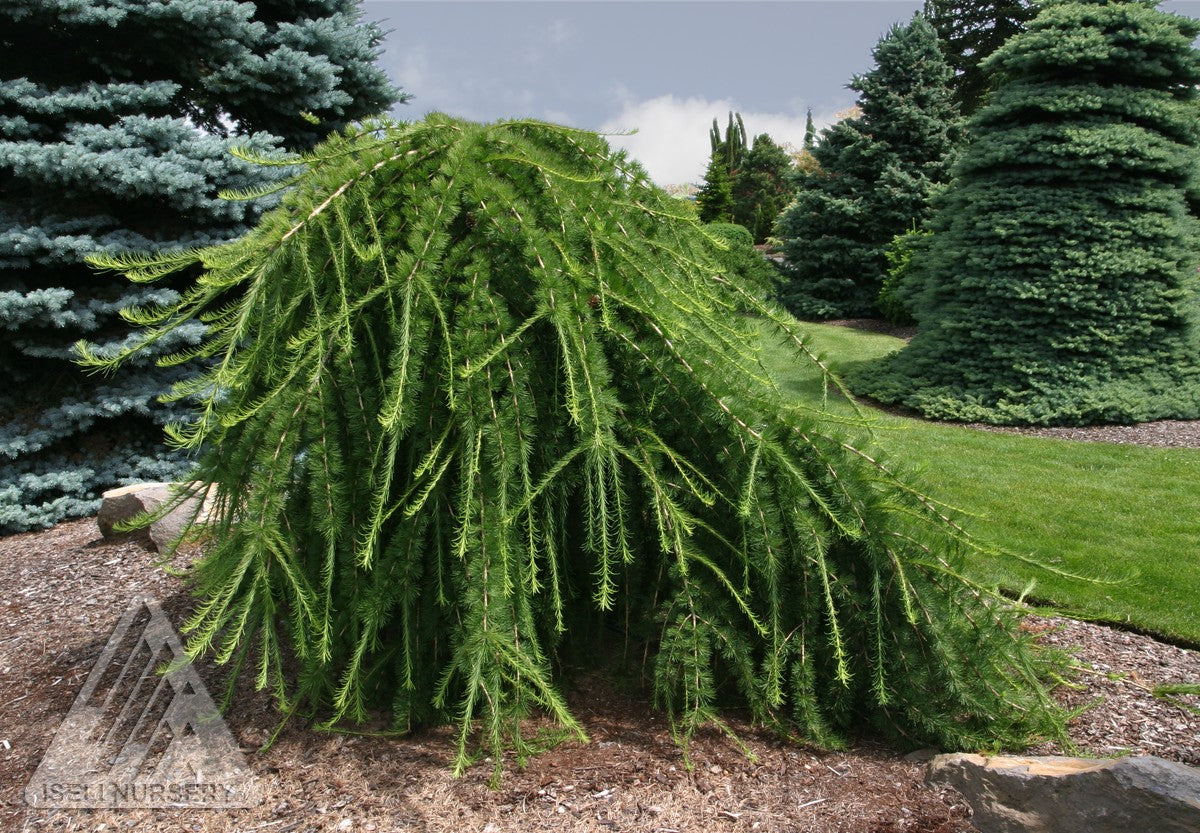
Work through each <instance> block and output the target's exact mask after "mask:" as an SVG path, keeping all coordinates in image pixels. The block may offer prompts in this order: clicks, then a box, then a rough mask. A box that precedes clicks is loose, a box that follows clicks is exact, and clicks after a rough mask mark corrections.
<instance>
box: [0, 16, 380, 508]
mask: <svg viewBox="0 0 1200 833" xmlns="http://www.w3.org/2000/svg"><path fill="white" fill-rule="evenodd" d="M357 15H358V4H357V2H356V0H300V2H296V0H259V2H257V3H235V2H229V0H163V1H162V2H154V3H147V2H143V0H94V1H93V2H86V3H81V2H74V0H6V2H4V3H3V4H0V136H2V138H0V329H2V330H3V331H4V336H3V339H0V530H17V529H26V528H30V527H35V526H41V525H46V524H50V523H54V522H55V521H57V520H59V519H60V518H62V517H64V516H74V515H82V514H87V513H89V512H91V511H93V510H94V509H95V507H96V505H97V501H96V498H97V496H98V494H99V492H100V491H101V490H103V489H105V488H108V487H111V486H114V485H118V484H120V483H124V482H130V481H134V480H144V479H152V480H153V479H166V478H171V477H173V476H175V475H177V474H178V473H179V471H180V467H181V465H182V457H181V456H180V455H178V454H169V453H166V451H165V446H164V445H163V438H162V425H163V423H165V422H167V421H168V420H170V419H172V417H173V412H172V410H171V409H168V408H164V407H163V406H161V405H160V404H159V403H158V402H157V401H156V400H157V397H158V395H159V394H162V393H165V392H166V391H167V390H168V389H169V387H170V385H171V383H172V382H174V381H177V380H179V379H180V378H182V377H183V375H185V373H186V371H184V370H182V369H180V368H160V367H157V366H156V365H155V362H154V357H153V356H151V355H145V356H143V357H142V358H141V359H140V360H139V367H138V370H137V372H136V373H130V374H127V375H126V376H124V377H123V378H122V379H120V380H116V381H114V380H105V379H98V378H88V377H86V376H85V375H84V374H83V373H82V372H81V371H80V370H79V368H78V367H76V366H75V365H74V364H73V362H72V359H73V354H72V350H71V345H72V343H73V342H74V341H75V340H77V339H79V338H81V337H83V336H87V337H88V338H90V339H92V340H93V341H95V342H97V343H99V344H101V345H102V348H101V349H119V348H120V347H121V345H123V344H125V343H127V341H128V339H129V337H130V331H129V329H128V328H127V327H126V326H125V325H124V324H123V322H122V321H121V320H120V319H119V318H118V315H117V313H118V311H119V310H120V309H121V308H122V307H129V306H141V305H154V304H158V303H169V302H171V301H172V300H173V299H174V298H176V297H177V295H176V288H177V284H165V285H159V286H155V287H153V288H147V287H141V286H130V285H129V284H128V283H126V282H124V281H120V280H115V279H113V278H111V277H105V276H100V275H97V274H95V273H94V272H92V271H91V270H89V269H88V268H87V267H86V266H85V265H84V264H83V257H84V256H85V255H88V254H91V253H93V252H109V253H116V252H121V251H128V250H166V249H177V248H180V247H195V246H207V245H210V244H212V243H215V242H218V241H221V240H228V239H230V238H232V237H235V236H237V235H239V234H241V233H243V232H244V231H245V230H246V229H247V228H248V226H249V225H250V224H252V223H253V221H254V220H255V218H256V217H257V216H258V213H259V208H258V207H257V205H256V204H253V203H246V202H228V201H225V200H221V199H218V197H217V194H218V191H219V190H220V189H223V188H227V189H245V188H253V187H255V186H258V185H261V184H263V183H267V182H270V181H272V180H273V179H278V178H279V176H281V175H282V174H283V173H284V172H283V171H281V170H280V169H271V168H263V167H261V166H257V165H251V164H248V163H246V162H244V161H241V160H239V159H236V158H234V157H233V156H231V155H230V149H231V148H232V147H233V146H234V145H244V146H247V147H249V148H251V149H253V150H254V151H255V152H258V153H263V152H266V151H268V150H269V149H270V148H272V147H278V146H281V145H282V146H286V147H289V148H308V147H311V146H312V145H313V144H314V143H315V142H316V141H317V140H318V139H319V138H321V137H322V136H324V135H325V134H326V133H328V132H329V131H330V130H335V129H338V128H340V127H341V126H342V125H344V124H346V123H347V122H349V121H351V120H353V119H357V118H359V117H362V116H364V115H367V114H370V113H374V112H377V111H379V110H381V109H385V108H386V107H388V106H389V105H390V104H391V103H392V102H393V100H394V99H395V97H396V91H395V90H394V89H393V88H392V87H391V86H390V85H389V84H388V83H387V81H386V79H385V78H384V76H383V74H382V73H381V71H380V70H379V69H378V68H377V67H375V66H374V60H375V57H376V52H377V50H378V45H379V42H380V39H381V33H380V30H379V29H378V28H377V27H375V26H373V25H362V24H360V23H359V22H358V19H357ZM202 329H203V328H202V327H201V325H200V324H199V323H198V322H197V323H196V324H194V325H192V326H191V327H190V328H185V329H181V330H179V331H177V332H176V333H174V334H173V335H172V336H171V338H170V339H169V340H167V341H164V342H163V343H162V344H160V345H159V351H160V353H162V354H166V353H172V352H175V351H186V350H189V349H191V348H192V347H194V345H195V344H196V342H197V340H198V339H199V337H200V333H201V332H202Z"/></svg>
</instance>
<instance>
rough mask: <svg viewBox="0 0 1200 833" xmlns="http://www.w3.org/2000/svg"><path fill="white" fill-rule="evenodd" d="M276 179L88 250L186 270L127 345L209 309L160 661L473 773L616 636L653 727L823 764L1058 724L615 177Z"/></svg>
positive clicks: (845, 445) (890, 487) (513, 155)
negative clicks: (185, 646) (194, 465)
mask: <svg viewBox="0 0 1200 833" xmlns="http://www.w3.org/2000/svg"><path fill="white" fill-rule="evenodd" d="M305 161H306V163H307V166H308V167H307V172H306V173H304V174H303V175H302V176H301V177H300V178H299V179H298V180H297V181H296V182H295V183H294V186H293V188H292V190H291V191H289V192H288V194H287V195H286V196H285V197H284V200H283V204H282V206H281V207H280V208H279V209H277V210H275V211H273V212H272V213H270V214H269V215H267V217H266V218H264V220H263V222H262V223H261V224H260V225H259V226H258V228H257V229H255V230H254V231H253V232H251V233H250V234H249V235H248V236H247V237H245V238H243V239H241V240H240V241H238V242H235V243H231V244H228V245H224V246H217V247H213V248H206V249H200V250H196V251H187V252H180V253H178V254H177V255H174V256H145V257H138V256H129V257H125V258H111V257H106V258H98V259H97V260H96V263H97V264H98V265H102V266H107V267H110V268H113V269H119V270H122V271H125V272H126V273H127V274H128V275H129V277H131V278H133V279H135V280H146V281H153V280H156V279H158V278H160V277H161V276H163V275H165V274H168V273H171V272H174V271H176V270H178V269H184V268H189V267H192V266H197V265H198V266H200V267H202V270H201V275H200V277H199V278H198V279H197V280H196V282H195V283H194V285H193V286H192V287H191V289H189V290H188V292H187V293H186V294H185V296H184V298H183V300H182V301H181V302H179V303H177V304H172V305H167V306H164V307H160V308H153V309H144V310H140V311H134V312H132V313H130V317H131V318H132V319H134V320H136V321H138V322H140V323H142V324H144V325H145V326H146V327H147V329H146V331H145V334H144V336H143V343H144V344H147V345H149V344H153V343H154V341H155V340H157V339H160V338H163V337H165V336H166V335H167V334H169V333H170V332H171V331H172V330H173V329H174V328H176V327H180V326H184V325H185V324H186V322H188V321H191V320H194V319H196V318H203V319H204V320H206V321H208V322H209V323H210V329H209V331H208V336H207V338H206V340H205V341H204V343H203V345H202V346H201V347H199V348H197V350H196V351H194V352H196V353H199V354H201V355H204V356H208V357H210V358H211V359H212V360H213V365H212V370H211V371H210V372H209V373H208V374H207V375H206V376H205V377H203V378H202V379H199V380H197V381H196V382H194V383H191V384H187V385H184V386H182V387H181V388H180V389H179V390H178V393H179V394H180V395H181V396H182V395H191V394H194V395H198V396H200V397H201V400H202V404H201V405H200V406H199V408H198V410H197V411H196V412H195V415H194V419H193V421H192V422H191V423H190V424H188V425H184V426H179V427H178V428H177V429H176V431H175V433H174V437H175V440H176V442H178V443H179V444H181V445H183V446H185V447H189V448H197V449H200V450H201V452H202V455H201V461H200V463H199V469H198V473H197V477H198V483H199V486H198V488H205V487H206V484H210V483H211V484H215V487H216V499H217V510H218V517H219V520H217V521H216V522H215V524H214V526H213V527H212V529H211V532H212V536H213V539H212V542H211V545H210V548H209V549H208V551H207V552H206V554H205V556H204V557H203V559H202V560H201V561H199V563H198V564H197V565H196V567H195V572H194V576H193V578H194V582H195V589H196V593H197V595H198V607H197V610H196V613H195V616H194V618H193V619H192V620H191V621H190V622H189V623H188V626H187V627H188V630H189V632H190V641H189V650H190V652H191V653H192V654H193V655H196V654H201V653H204V652H208V651H211V652H213V653H214V654H215V655H216V656H217V658H218V659H220V660H222V661H227V660H228V661H233V662H234V663H235V664H236V665H237V666H238V668H239V669H240V668H242V667H243V664H248V667H249V668H251V669H252V671H253V673H254V674H255V675H256V677H257V680H258V683H259V685H260V686H262V685H271V686H273V687H274V688H275V691H276V694H277V696H278V698H279V701H280V703H281V705H282V706H283V707H284V708H285V709H294V708H301V707H303V708H304V709H306V710H311V711H315V712H319V713H322V714H324V715H325V716H326V717H328V719H330V720H331V721H339V720H344V719H351V720H359V719H362V718H364V717H365V716H366V715H367V710H368V709H371V708H375V707H384V708H390V709H391V710H392V712H393V713H394V715H395V719H396V721H397V723H398V724H399V725H400V726H401V727H410V726H413V725H417V724H421V723H428V722H433V721H443V720H450V721H456V722H457V723H458V724H459V726H460V730H461V736H460V757H459V761H458V766H459V767H460V768H461V767H463V766H465V765H466V764H467V763H468V762H469V759H470V756H469V753H468V750H469V749H470V748H471V747H472V746H474V745H475V743H477V742H478V743H479V744H481V745H482V746H483V747H484V748H485V749H487V750H488V751H489V752H490V753H491V754H492V755H493V756H494V758H493V759H494V762H495V765H496V767H497V769H499V767H500V766H501V760H502V758H501V754H500V753H501V752H502V751H503V750H504V749H505V748H507V747H509V746H515V747H516V749H517V750H518V752H519V753H521V754H523V753H524V752H525V751H527V748H526V747H525V746H524V745H523V742H522V740H521V735H520V727H519V720H520V718H521V717H522V716H523V715H525V714H526V713H527V711H528V709H530V708H532V707H537V708H540V709H544V710H545V711H546V712H548V713H549V714H550V715H552V716H553V717H554V718H556V719H557V720H558V721H560V722H561V723H562V724H564V725H565V726H568V727H571V728H572V729H574V730H575V731H576V732H578V733H579V734H581V735H582V728H581V727H580V726H579V725H578V724H577V723H576V721H575V719H574V718H573V717H572V715H571V714H570V713H569V711H568V710H567V707H566V705H565V701H564V699H563V696H562V694H561V693H560V686H561V676H562V665H561V664H560V662H561V661H562V660H563V659H564V658H569V657H572V656H574V657H584V658H585V659H586V661H587V662H589V663H593V664H594V663H596V662H598V661H599V660H598V659H597V658H598V657H602V656H604V655H606V654H607V653H611V651H609V650H606V648H608V647H609V646H611V645H612V644H613V643H614V642H616V643H618V644H619V642H620V641H621V640H622V639H628V640H631V641H636V642H637V643H638V644H637V647H638V648H639V650H638V651H637V652H636V653H637V655H638V656H640V655H641V654H642V650H643V648H644V650H645V652H646V653H647V654H648V655H649V656H650V657H651V658H652V659H651V664H650V667H649V668H648V669H647V670H648V672H649V675H650V676H651V677H652V680H653V686H654V691H655V697H656V700H657V702H658V703H659V704H660V705H661V706H662V707H664V708H665V709H666V710H667V711H668V713H669V714H670V715H671V717H672V719H673V721H674V724H675V726H676V727H677V728H678V729H679V730H681V731H682V732H683V734H684V736H686V735H687V734H688V733H690V732H691V731H692V730H693V729H694V728H695V727H696V726H697V725H699V724H700V723H702V722H705V721H719V716H718V712H717V706H718V703H719V702H722V701H724V699H725V698H732V699H734V700H736V701H739V702H741V703H742V704H744V705H745V706H747V707H748V708H749V710H750V711H751V713H752V714H753V715H754V716H755V717H756V718H757V719H759V720H764V721H770V722H773V723H775V724H777V725H779V726H781V727H784V728H787V727H791V728H794V729H795V730H797V731H800V732H802V733H804V734H806V735H807V736H809V737H812V738H815V739H818V740H821V741H825V742H834V741H835V740H836V739H837V737H838V736H839V735H841V734H843V733H845V732H847V731H849V730H852V729H854V730H857V729H862V728H873V729H875V730H877V731H881V732H884V733H886V734H887V735H888V736H890V737H893V738H896V739H899V740H901V741H902V742H904V743H906V744H921V743H937V744H939V745H942V746H948V747H956V748H962V747H972V748H974V747H977V746H979V745H990V744H993V743H998V744H1019V743H1021V742H1022V741H1024V740H1025V739H1026V738H1027V737H1028V736H1029V735H1030V734H1031V733H1032V734H1044V733H1053V732H1057V731H1059V730H1060V729H1061V725H1062V723H1061V714H1060V712H1059V711H1058V709H1057V708H1056V707H1055V706H1054V704H1053V702H1052V701H1051V700H1050V699H1049V697H1048V696H1047V694H1046V692H1045V690H1044V688H1043V687H1042V684H1041V683H1040V682H1039V674H1040V672H1041V671H1042V670H1043V666H1042V664H1041V662H1042V657H1041V655H1040V654H1038V653H1035V652H1034V651H1033V649H1031V648H1030V646H1029V643H1028V641H1027V638H1026V637H1025V636H1024V635H1022V634H1021V632H1020V630H1019V629H1018V628H1017V627H1016V617H1015V614H1014V613H1013V611H1012V610H1011V609H1010V608H1009V607H1007V606H1005V605H1001V604H997V603H995V601H994V600H992V599H991V597H990V596H989V595H988V594H987V593H986V592H985V591H983V590H982V589H981V588H979V587H977V586H973V585H971V584H970V583H968V582H966V581H964V580H963V579H962V578H961V574H960V572H959V570H958V565H959V563H960V561H961V550H962V549H963V548H964V547H968V546H970V540H969V538H967V536H966V535H965V534H964V533H962V532H961V531H960V529H959V528H958V527H957V526H956V525H954V524H953V523H952V522H950V521H949V520H948V519H946V518H945V517H943V515H942V513H941V510H940V509H939V508H938V507H937V506H936V505H935V504H934V503H932V502H931V501H929V500H928V499H927V498H925V497H923V496H922V494H921V493H920V492H919V491H917V490H915V489H913V488H912V487H911V486H910V485H909V484H908V482H907V481H905V480H903V479H901V478H899V477H897V476H895V475H894V474H892V473H891V471H890V470H889V468H888V467H887V466H885V465H884V464H882V463H880V462H878V460H879V458H878V455H877V454H874V453H869V452H868V451H866V450H864V449H861V448H859V447H856V446H855V445H853V444H851V443H849V442H847V440H846V439H845V438H844V437H843V436H842V434H841V432H840V431H839V430H837V426H836V425H835V424H834V423H833V421H831V420H830V421H827V420H823V418H822V416H821V414H819V413H813V412H812V411H809V410H800V409H797V408H794V407H789V406H788V404H787V403H786V402H785V400H784V399H783V397H782V396H781V395H780V393H779V392H778V391H777V390H776V389H775V387H774V385H773V383H771V382H770V381H769V377H768V374H767V373H766V371H765V370H764V369H763V367H762V365H761V364H760V362H759V354H758V345H759V344H760V341H759V338H760V335H759V328H758V324H757V322H756V321H752V320H750V319H749V318H748V317H747V316H746V315H745V313H747V312H753V313H757V314H758V315H760V316H765V317H766V318H767V320H769V321H770V322H771V323H770V325H769V326H770V327H772V328H773V331H774V333H775V336H776V337H777V339H778V340H779V342H780V343H787V344H789V345H791V347H790V348H789V349H791V350H792V351H793V353H794V355H795V359H796V361H804V360H806V358H805V357H806V355H807V354H806V352H805V348H804V346H803V342H802V340H800V339H799V338H798V336H797V334H796V333H795V332H794V331H792V330H791V329H790V323H789V322H790V319H788V318H787V317H786V316H785V315H783V314H782V313H779V312H776V311H775V310H773V309H772V308H769V307H766V306H765V305H763V304H762V303H760V302H759V301H758V300H757V299H756V297H755V293H754V292H753V291H751V290H749V289H748V288H746V287H744V286H742V285H741V284H740V282H739V281H738V280H737V279H736V278H735V277H732V276H728V275H726V274H724V273H723V270H722V269H721V266H720V258H721V257H722V256H724V254H725V252H722V250H721V249H720V248H719V247H718V246H717V245H716V243H715V242H714V240H713V236H712V233H711V232H710V231H708V230H707V229H706V228H705V227H703V226H701V225H699V224H698V223H697V222H696V221H694V220H692V219H690V218H687V217H683V216H681V215H680V214H679V213H678V207H677V206H676V205H675V203H674V201H673V200H672V199H671V198H670V197H668V196H667V195H666V194H664V193H663V192H661V191H659V190H658V189H656V188H654V187H652V186H651V185H649V183H648V181H647V178H646V176H645V174H644V173H643V172H642V170H641V169H640V168H639V167H638V166H637V165H636V164H633V163H631V162H628V161H627V160H626V159H625V158H624V157H623V156H622V155H620V154H614V153H613V152H612V151H611V150H610V149H609V147H608V146H607V145H606V144H605V143H604V141H603V140H601V139H599V138H598V137H596V136H594V135H592V134H588V133H583V132H579V131H574V130H570V129H566V128H560V127H554V126H551V125H546V124H542V123H537V122H529V121H516V122H502V123H498V124H493V125H478V124H472V123H468V122H463V121H458V120H455V119H451V118H448V117H444V116H438V115H434V116H430V117H429V118H428V119H427V120H426V121H424V122H421V123H413V124H408V123H400V124H392V123H380V124H377V125H371V126H368V128H367V129H366V130H364V132H361V133H355V134H348V135H346V136H344V137H340V138H335V139H331V140H330V141H329V142H327V143H326V144H324V145H322V146H321V147H319V148H317V150H316V151H315V152H314V153H312V154H311V155H310V156H308V157H306V159H305ZM231 293H233V297H235V298H236V299H237V300H235V301H234V302H232V303H231V302H229V300H228V299H229V298H230V297H231ZM134 354H136V349H135V350H134ZM85 355H86V348H85ZM183 358H184V357H183V356H180V357H179V359H181V360H182V359H183ZM87 359H88V360H89V361H90V362H91V363H92V364H93V365H94V366H96V367H110V368H111V367H114V366H116V365H117V364H118V361H117V360H113V359H105V358H102V357H97V356H87ZM288 657H291V658H293V659H294V661H295V668H296V669H297V674H296V676H295V678H294V679H290V678H285V670H284V669H285V668H286V667H288V666H287V664H286V663H287V660H286V658H288ZM475 729H478V732H479V733H480V734H479V736H478V739H475V738H474V737H473V730H475Z"/></svg>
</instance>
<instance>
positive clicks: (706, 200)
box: [696, 153, 733, 223]
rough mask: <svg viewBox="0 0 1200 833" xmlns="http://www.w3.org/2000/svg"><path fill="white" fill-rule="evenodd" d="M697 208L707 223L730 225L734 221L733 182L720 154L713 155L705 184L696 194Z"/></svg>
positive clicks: (709, 162)
mask: <svg viewBox="0 0 1200 833" xmlns="http://www.w3.org/2000/svg"><path fill="white" fill-rule="evenodd" d="M696 208H697V209H698V210H699V212H700V219H701V221H703V222H705V223H728V222H730V221H731V220H732V219H733V182H732V181H731V180H730V178H729V170H728V169H727V168H726V167H725V160H724V158H723V157H722V155H720V154H715V153H714V154H713V155H712V157H711V158H710V159H709V160H708V168H707V169H706V170H705V171H704V184H703V185H701V186H700V190H699V191H698V192H697V193H696Z"/></svg>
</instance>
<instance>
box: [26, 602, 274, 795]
mask: <svg viewBox="0 0 1200 833" xmlns="http://www.w3.org/2000/svg"><path fill="white" fill-rule="evenodd" d="M164 668H165V669H167V670H166V672H165V673H163V672H162V669H164ZM260 800H261V798H260V794H259V790H258V783H257V779H255V777H254V773H253V772H252V771H251V770H250V768H249V767H248V766H247V764H246V761H245V758H244V757H243V755H242V753H241V751H240V750H239V749H238V747H237V744H236V743H235V742H234V739H233V735H232V734H231V733H230V732H229V727H227V726H226V725H225V721H224V720H223V719H222V718H221V715H220V714H219V712H218V711H217V706H216V703H214V702H213V700H212V698H211V697H209V695H208V692H207V691H206V690H205V688H204V683H203V682H202V681H201V679H200V676H199V675H198V674H197V673H196V670H195V668H193V667H192V665H191V663H190V662H189V661H188V658H187V655H186V654H185V653H184V651H183V645H182V644H181V643H180V641H179V636H178V635H177V634H176V633H175V629H174V628H173V627H172V626H171V622H170V620H168V619H167V617H166V614H164V613H163V611H162V608H161V607H159V605H158V603H157V602H155V601H153V600H149V599H145V600H139V601H137V602H136V603H135V604H134V605H133V606H132V607H130V608H129V610H128V611H126V613H125V615H124V616H122V617H121V621H120V622H118V623H117V627H116V629H115V630H114V631H113V633H112V636H110V637H109V640H108V644H107V645H105V647H104V650H103V651H102V652H101V654H100V658H99V659H97V660H96V664H95V666H94V667H93V668H92V672H91V673H90V674H89V675H88V678H87V680H86V681H85V682H84V684H83V688H82V689H81V690H80V692H79V695H78V696H77V697H76V698H75V702H74V703H73V704H72V705H71V710H70V711H69V712H68V713H67V716H66V718H65V719H64V720H63V722H62V725H61V726H60V727H59V729H58V732H57V734H55V736H54V740H53V741H51V743H50V748H49V749H47V750H46V754H45V755H44V756H43V758H42V761H41V763H40V764H39V765H38V768H37V771H36V772H35V773H34V774H33V778H32V779H31V780H30V781H29V783H28V785H26V787H25V801H26V803H28V804H31V805H33V806H35V807H63V808H67V807H72V808H97V807H106V808H138V807H145V808H152V807H188V808H196V809H203V808H231V807H250V806H253V805H255V804H258V803H259V801H260Z"/></svg>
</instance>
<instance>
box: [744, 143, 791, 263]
mask: <svg viewBox="0 0 1200 833" xmlns="http://www.w3.org/2000/svg"><path fill="white" fill-rule="evenodd" d="M791 168H792V165H791V160H790V159H789V158H788V155H787V152H786V151H785V150H784V149H783V148H781V147H780V146H779V145H777V144H775V142H773V141H772V140H771V137H770V136H768V135H767V134H766V133H760V134H759V135H758V136H756V137H755V139H754V145H753V147H751V148H750V150H749V151H747V152H746V153H745V154H744V155H743V156H742V161H741V165H740V166H739V167H738V169H737V172H736V173H735V174H734V176H733V182H732V183H731V187H732V192H733V213H732V216H733V222H735V223H737V224H738V225H741V226H744V227H745V228H746V229H747V230H748V231H749V232H750V233H751V235H753V237H754V242H755V243H763V242H765V241H766V239H767V238H768V237H769V236H770V235H771V232H772V231H773V230H774V227H775V219H776V217H778V216H779V212H780V211H781V210H782V208H783V206H784V205H785V204H786V203H787V200H788V195H789V192H790V190H791V186H790V184H789V173H790V172H791Z"/></svg>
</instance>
